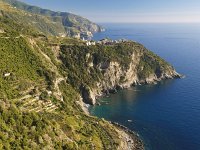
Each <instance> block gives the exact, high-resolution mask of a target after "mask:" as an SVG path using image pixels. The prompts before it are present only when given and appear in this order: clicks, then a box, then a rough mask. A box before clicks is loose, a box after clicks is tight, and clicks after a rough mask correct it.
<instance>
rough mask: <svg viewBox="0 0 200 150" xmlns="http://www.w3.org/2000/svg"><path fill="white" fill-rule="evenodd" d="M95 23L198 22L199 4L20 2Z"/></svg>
mask: <svg viewBox="0 0 200 150" xmlns="http://www.w3.org/2000/svg"><path fill="white" fill-rule="evenodd" d="M21 1H24V2H26V3H29V4H32V5H36V6H40V7H43V8H48V9H52V10H56V11H66V12H71V13H74V14H78V15H81V16H84V17H86V18H88V19H90V20H92V21H94V22H161V23H162V22H165V23H166V22H169V23H170V22H200V0H59V1H58V0H21Z"/></svg>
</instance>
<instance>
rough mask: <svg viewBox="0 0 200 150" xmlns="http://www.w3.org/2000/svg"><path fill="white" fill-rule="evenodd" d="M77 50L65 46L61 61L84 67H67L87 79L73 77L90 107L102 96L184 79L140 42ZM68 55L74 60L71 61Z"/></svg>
mask: <svg viewBox="0 0 200 150" xmlns="http://www.w3.org/2000/svg"><path fill="white" fill-rule="evenodd" d="M76 48H77V49H79V50H77V51H75V50H73V51H72V49H73V47H72V46H64V45H63V46H61V52H62V53H61V60H63V63H64V64H66V63H68V64H69V63H70V64H71V65H72V66H73V68H77V67H78V66H76V65H79V68H81V70H82V71H80V72H79V70H80V69H76V71H74V70H72V68H71V67H68V65H67V67H68V69H69V70H70V72H73V73H74V72H76V73H77V76H79V77H80V78H81V79H83V80H82V81H79V79H77V78H74V76H73V77H72V78H73V79H72V80H73V83H74V82H76V84H75V85H76V86H78V87H80V88H79V91H80V93H81V95H82V97H83V99H84V101H85V102H86V103H89V104H95V103H96V98H97V97H98V96H101V95H104V94H108V93H113V92H116V91H117V90H118V89H123V88H128V87H130V86H133V85H140V84H155V83H156V82H159V81H161V80H166V79H173V78H180V77H181V76H180V75H179V74H178V73H177V72H176V71H175V69H174V68H173V67H172V66H171V65H170V64H168V63H167V62H166V61H165V60H163V59H162V58H160V57H159V56H157V55H155V54H153V53H152V52H151V51H149V50H147V49H146V48H145V47H144V46H143V45H141V44H139V43H137V42H132V41H126V42H121V43H117V44H116V43H115V44H114V43H113V44H111V45H96V46H90V47H85V46H76ZM80 50H82V52H80ZM78 53H80V54H78ZM67 55H69V56H72V57H73V59H74V60H72V61H70V60H69V58H68V57H67ZM77 58H78V59H77ZM69 61H70V62H69ZM80 74H81V75H80ZM69 75H70V73H69ZM70 76H71V75H70ZM86 76H87V78H86ZM91 82H92V83H91ZM73 83H72V84H73Z"/></svg>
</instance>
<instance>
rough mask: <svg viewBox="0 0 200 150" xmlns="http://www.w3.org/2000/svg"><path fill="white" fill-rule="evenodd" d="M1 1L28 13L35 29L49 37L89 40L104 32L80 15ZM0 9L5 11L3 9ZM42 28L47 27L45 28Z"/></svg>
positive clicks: (11, 1)
mask: <svg viewBox="0 0 200 150" xmlns="http://www.w3.org/2000/svg"><path fill="white" fill-rule="evenodd" d="M0 1H2V2H5V3H8V4H10V5H11V6H12V7H13V8H17V9H19V10H23V11H25V12H26V13H28V14H27V15H28V16H27V18H29V22H33V24H34V25H33V26H34V27H36V28H37V29H39V31H41V32H43V33H45V34H48V35H53V36H62V37H64V36H70V37H77V38H82V37H85V38H88V37H92V35H93V33H95V32H101V31H103V30H104V29H103V28H102V27H101V26H99V25H97V24H95V23H93V22H91V21H89V20H88V19H86V18H83V17H81V16H78V15H74V14H72V13H68V12H56V11H51V10H48V9H42V8H40V7H37V6H31V5H28V4H26V3H24V2H20V1H16V0H0ZM0 9H1V10H3V9H2V8H1V7H0ZM3 11H5V10H3ZM31 14H32V15H33V16H32V17H31V16H30V15H31ZM7 15H8V14H7ZM9 15H10V17H14V16H13V13H12V14H9ZM21 15H22V14H21ZM38 15H39V16H38ZM18 16H19V13H18ZM24 17H25V16H23V18H24ZM35 18H37V19H35ZM44 18H45V19H46V21H45V22H44V21H41V20H44ZM15 19H16V17H15ZM40 19H41V20H40ZM42 26H45V28H44V27H42Z"/></svg>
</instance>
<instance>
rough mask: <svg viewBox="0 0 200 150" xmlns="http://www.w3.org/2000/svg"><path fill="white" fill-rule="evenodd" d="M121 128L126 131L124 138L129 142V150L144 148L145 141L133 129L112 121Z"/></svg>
mask: <svg viewBox="0 0 200 150" xmlns="http://www.w3.org/2000/svg"><path fill="white" fill-rule="evenodd" d="M110 123H112V124H113V125H114V126H115V127H117V128H118V129H119V130H123V132H125V133H126V135H125V137H124V139H125V141H126V142H127V146H128V150H144V149H145V147H144V142H143V141H142V140H141V138H140V137H139V135H138V134H137V133H135V132H133V131H132V130H130V129H128V128H127V127H125V126H123V125H121V124H119V123H117V122H110Z"/></svg>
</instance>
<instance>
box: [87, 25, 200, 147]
mask: <svg viewBox="0 0 200 150" xmlns="http://www.w3.org/2000/svg"><path fill="white" fill-rule="evenodd" d="M103 26H104V27H106V32H103V33H97V34H95V35H94V38H93V39H94V40H99V39H102V38H105V37H109V38H112V39H120V38H125V39H131V40H134V41H138V42H140V43H142V44H144V45H145V47H147V48H148V49H150V50H152V51H153V52H155V53H156V54H158V55H159V56H161V57H162V58H164V59H165V60H167V61H168V62H169V63H171V64H173V66H174V67H175V68H176V70H177V71H178V72H179V73H181V74H184V75H186V78H184V79H176V80H167V81H163V82H161V83H159V84H157V85H145V86H136V87H132V88H129V89H124V90H121V91H119V92H118V93H117V94H111V95H110V96H109V97H105V98H102V99H100V100H99V101H100V102H101V106H92V107H90V113H91V114H92V115H95V116H98V117H101V118H105V119H107V120H110V121H115V122H118V123H120V124H122V125H125V126H127V127H128V128H129V129H131V130H133V131H136V132H137V133H139V135H140V136H141V138H142V139H143V140H144V142H145V146H146V149H149V150H199V149H200V24H103ZM128 120H132V122H129V121H128Z"/></svg>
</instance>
